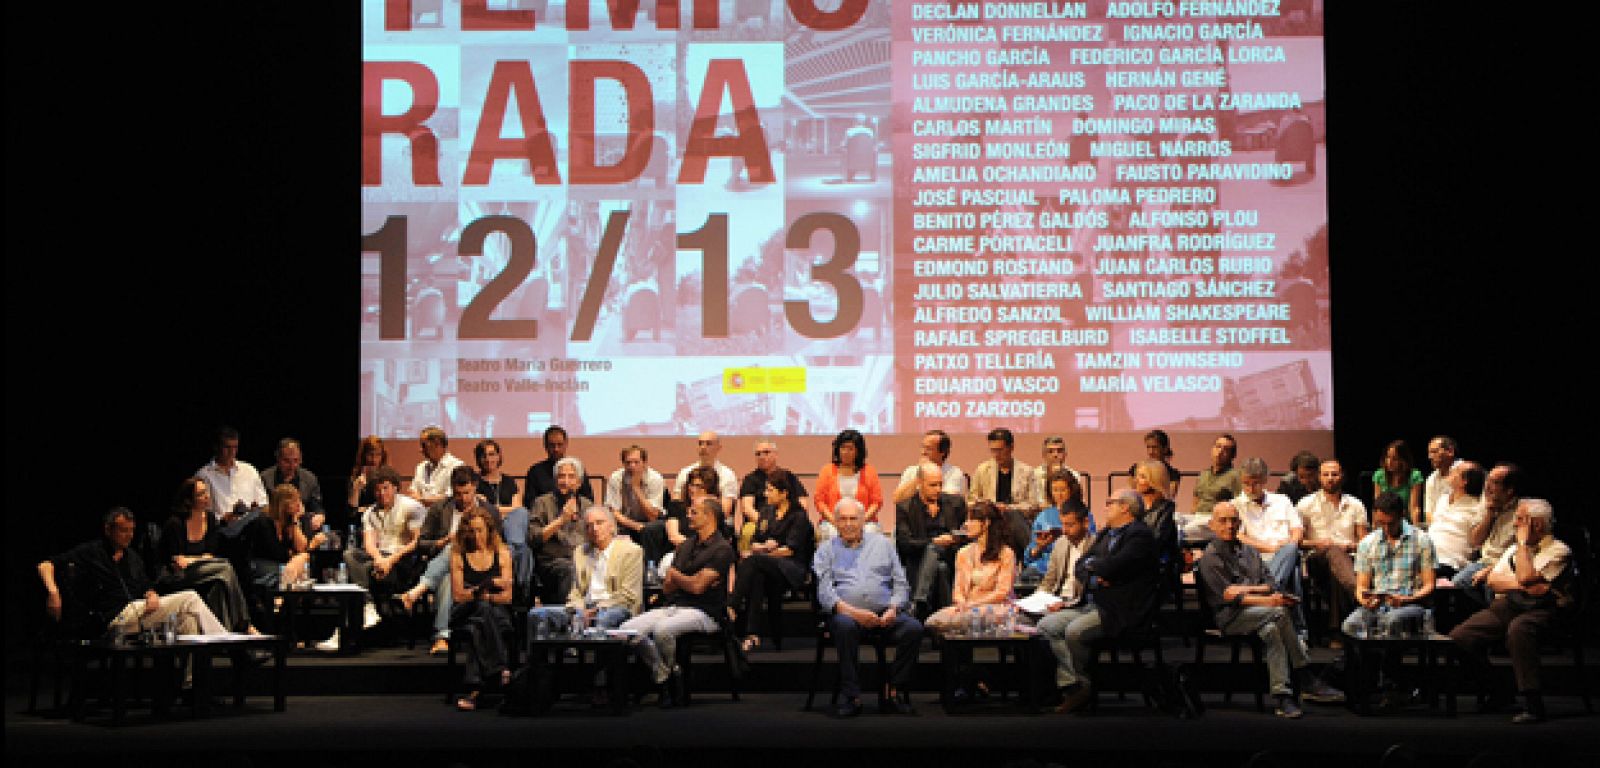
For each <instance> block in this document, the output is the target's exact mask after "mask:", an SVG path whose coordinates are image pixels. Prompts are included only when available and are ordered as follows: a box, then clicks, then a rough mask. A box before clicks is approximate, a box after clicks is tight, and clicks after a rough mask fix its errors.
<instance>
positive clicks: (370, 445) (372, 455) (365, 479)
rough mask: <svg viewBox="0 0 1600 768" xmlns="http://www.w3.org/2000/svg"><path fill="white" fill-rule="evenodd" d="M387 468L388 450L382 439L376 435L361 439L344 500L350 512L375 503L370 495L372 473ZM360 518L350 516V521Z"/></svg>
mask: <svg viewBox="0 0 1600 768" xmlns="http://www.w3.org/2000/svg"><path fill="white" fill-rule="evenodd" d="M387 466H389V449H388V448H386V447H384V445H383V438H381V437H378V436H377V435H367V436H366V437H363V438H361V444H360V445H359V446H357V447H356V463H355V467H353V468H352V469H351V470H350V488H349V492H348V493H347V494H346V498H345V503H347V504H349V505H350V509H351V510H357V509H361V508H362V507H370V506H372V503H373V502H374V501H377V499H376V498H374V497H373V495H372V473H374V472H376V471H378V467H387ZM360 518H361V516H360V515H354V514H353V515H351V519H352V520H359V519H360Z"/></svg>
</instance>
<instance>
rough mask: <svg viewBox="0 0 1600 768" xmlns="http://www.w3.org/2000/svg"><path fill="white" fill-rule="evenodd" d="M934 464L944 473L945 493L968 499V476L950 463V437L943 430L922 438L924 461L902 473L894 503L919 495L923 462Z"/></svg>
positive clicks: (896, 487) (932, 430)
mask: <svg viewBox="0 0 1600 768" xmlns="http://www.w3.org/2000/svg"><path fill="white" fill-rule="evenodd" d="M924 461H928V462H933V465H934V466H936V467H938V468H939V470H940V471H941V472H943V473H944V492H945V493H952V494H955V495H957V496H960V497H961V498H963V499H965V498H967V476H966V474H965V473H963V472H962V471H961V468H960V467H958V466H956V465H954V464H951V463H950V435H948V434H945V431H944V430H942V429H930V430H928V431H927V433H926V434H924V435H923V436H922V459H921V460H920V461H918V462H917V463H915V464H912V465H911V466H909V467H906V471H904V472H901V473H900V484H899V485H897V486H895V489H894V502H895V503H896V504H899V503H900V502H902V501H905V500H906V499H909V498H911V497H912V496H915V495H917V489H919V488H921V487H922V462H924Z"/></svg>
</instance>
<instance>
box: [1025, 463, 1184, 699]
mask: <svg viewBox="0 0 1600 768" xmlns="http://www.w3.org/2000/svg"><path fill="white" fill-rule="evenodd" d="M1142 517H1144V500H1143V499H1141V498H1140V497H1139V493H1138V492H1137V491H1134V490H1132V489H1130V488H1124V489H1122V490H1120V491H1117V492H1116V493H1115V494H1114V495H1112V497H1111V498H1109V499H1106V516H1105V523H1106V524H1105V529H1104V530H1102V531H1101V532H1100V535H1099V536H1097V537H1096V538H1095V540H1094V543H1092V544H1090V545H1089V551H1088V552H1086V553H1084V554H1083V555H1082V556H1081V557H1079V558H1078V561H1077V565H1076V568H1075V569H1074V571H1075V576H1076V578H1077V579H1078V580H1079V581H1080V582H1082V583H1083V585H1084V588H1085V589H1086V590H1087V591H1088V596H1087V598H1086V599H1085V600H1084V601H1083V602H1082V603H1080V604H1078V605H1076V606H1069V607H1064V608H1062V609H1061V610H1059V611H1056V612H1053V613H1051V614H1050V615H1048V616H1046V617H1044V618H1043V619H1042V620H1040V622H1039V634H1040V635H1042V636H1044V638H1045V639H1046V640H1047V641H1048V642H1049V643H1050V651H1051V652H1052V653H1054V654H1055V657H1056V686H1057V687H1058V688H1059V689H1060V691H1061V704H1060V706H1058V707H1056V711H1057V712H1061V713H1067V712H1072V711H1074V710H1076V709H1078V708H1079V707H1082V706H1083V705H1084V704H1085V703H1087V702H1088V701H1089V697H1090V696H1091V695H1092V694H1093V691H1092V690H1091V688H1090V683H1089V676H1088V670H1087V664H1088V663H1089V662H1090V661H1091V660H1092V659H1093V655H1094V654H1093V650H1092V648H1093V643H1094V641H1095V640H1096V639H1098V638H1100V637H1116V636H1118V635H1121V634H1123V633H1125V632H1128V631H1130V630H1133V631H1139V630H1142V629H1143V628H1144V627H1145V626H1147V625H1148V624H1149V622H1150V619H1151V617H1152V616H1154V614H1155V611H1156V603H1157V600H1158V598H1159V597H1160V593H1161V583H1160V578H1159V576H1158V574H1159V565H1160V561H1159V559H1158V556H1157V552H1156V536H1155V533H1154V532H1152V531H1151V530H1150V526H1148V525H1145V524H1144V522H1143V521H1142V520H1141V519H1140V518H1142Z"/></svg>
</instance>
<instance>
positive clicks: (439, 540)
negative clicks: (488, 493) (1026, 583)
mask: <svg viewBox="0 0 1600 768" xmlns="http://www.w3.org/2000/svg"><path fill="white" fill-rule="evenodd" d="M478 506H480V507H483V508H484V509H486V510H488V511H489V516H490V517H491V518H493V519H494V520H495V522H496V523H497V524H498V522H499V521H500V510H499V508H497V507H495V506H494V505H493V504H490V503H489V500H488V499H485V498H484V497H482V496H479V497H478ZM458 514H460V513H459V512H457V511H456V501H455V499H453V498H446V499H445V500H444V501H441V502H439V503H438V504H435V505H433V506H431V507H429V508H428V516H427V517H424V518H422V528H421V529H419V530H418V531H417V551H418V552H420V553H421V554H423V555H425V556H432V555H436V554H438V553H439V550H441V549H444V547H445V545H446V544H449V543H450V523H451V521H453V520H455V518H456V515H458Z"/></svg>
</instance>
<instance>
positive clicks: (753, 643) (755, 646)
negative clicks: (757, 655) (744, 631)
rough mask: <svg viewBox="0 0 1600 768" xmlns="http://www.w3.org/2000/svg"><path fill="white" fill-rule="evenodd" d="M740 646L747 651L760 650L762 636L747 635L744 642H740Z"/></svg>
mask: <svg viewBox="0 0 1600 768" xmlns="http://www.w3.org/2000/svg"><path fill="white" fill-rule="evenodd" d="M739 648H740V649H741V650H743V651H744V652H745V653H749V652H751V651H757V650H760V649H761V637H760V636H759V635H745V638H744V642H743V643H740V645H739Z"/></svg>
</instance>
